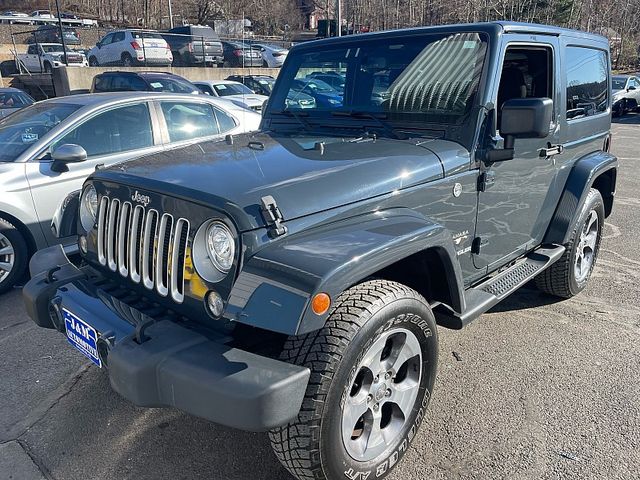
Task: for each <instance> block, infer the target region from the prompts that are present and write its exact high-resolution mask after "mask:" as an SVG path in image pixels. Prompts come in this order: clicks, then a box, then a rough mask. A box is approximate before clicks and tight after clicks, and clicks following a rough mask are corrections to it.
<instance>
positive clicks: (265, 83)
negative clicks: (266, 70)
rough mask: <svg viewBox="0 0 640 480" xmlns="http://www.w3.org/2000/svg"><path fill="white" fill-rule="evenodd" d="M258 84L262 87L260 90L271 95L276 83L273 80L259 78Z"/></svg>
mask: <svg viewBox="0 0 640 480" xmlns="http://www.w3.org/2000/svg"><path fill="white" fill-rule="evenodd" d="M258 83H259V84H260V85H262V88H264V89H265V91H266V92H267V93H269V94H271V91H272V90H273V85H274V84H275V83H276V81H275V79H273V78H259V79H258Z"/></svg>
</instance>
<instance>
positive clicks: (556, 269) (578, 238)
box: [536, 188, 604, 298]
mask: <svg viewBox="0 0 640 480" xmlns="http://www.w3.org/2000/svg"><path fill="white" fill-rule="evenodd" d="M603 226H604V202H603V201H602V195H600V192H599V191H598V190H596V189H595V188H592V189H591V190H589V194H588V195H587V199H586V201H585V203H584V206H583V207H582V210H581V212H580V215H579V216H578V219H577V221H576V223H575V225H574V226H573V230H572V233H571V238H570V239H569V243H568V244H567V245H566V247H567V250H566V251H565V252H564V254H563V255H562V257H560V260H558V261H557V262H556V263H554V264H553V265H551V266H550V267H549V268H547V269H546V270H545V271H544V272H542V273H541V274H540V275H538V276H537V277H536V285H537V287H538V288H539V289H540V290H542V291H543V292H546V293H548V294H550V295H554V296H556V297H561V298H570V297H573V296H574V295H577V294H578V293H580V292H581V291H582V290H584V288H585V287H586V286H587V282H588V281H589V278H591V273H592V272H593V268H594V267H595V265H596V260H597V258H598V251H599V249H600V240H601V237H602V227H603Z"/></svg>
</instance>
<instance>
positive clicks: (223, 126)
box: [214, 108, 236, 133]
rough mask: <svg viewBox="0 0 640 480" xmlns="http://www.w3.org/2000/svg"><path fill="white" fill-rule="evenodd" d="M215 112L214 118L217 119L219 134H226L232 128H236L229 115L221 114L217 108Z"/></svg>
mask: <svg viewBox="0 0 640 480" xmlns="http://www.w3.org/2000/svg"><path fill="white" fill-rule="evenodd" d="M214 110H215V112H216V118H217V119H218V124H219V125H220V133H227V132H229V131H231V130H233V129H234V128H236V121H235V120H234V119H233V117H232V116H231V115H229V114H228V113H226V112H223V111H222V110H220V109H219V108H214Z"/></svg>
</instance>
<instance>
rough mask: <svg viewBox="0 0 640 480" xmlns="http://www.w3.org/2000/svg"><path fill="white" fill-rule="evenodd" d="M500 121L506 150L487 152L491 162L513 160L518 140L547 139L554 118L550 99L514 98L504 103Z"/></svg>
mask: <svg viewBox="0 0 640 480" xmlns="http://www.w3.org/2000/svg"><path fill="white" fill-rule="evenodd" d="M501 115H502V118H501V120H500V135H502V137H503V138H504V149H502V150H490V151H489V152H487V160H488V161H489V162H501V161H504V160H511V159H512V158H513V156H514V150H513V148H514V144H515V139H516V138H545V137H547V136H548V135H549V128H550V126H551V119H552V117H553V100H551V99H550V98H513V99H511V100H507V101H506V102H504V105H503V106H502V112H501Z"/></svg>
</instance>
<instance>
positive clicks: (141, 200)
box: [131, 190, 151, 207]
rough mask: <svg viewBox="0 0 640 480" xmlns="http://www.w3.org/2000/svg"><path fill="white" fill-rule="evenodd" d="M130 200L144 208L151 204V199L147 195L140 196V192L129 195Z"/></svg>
mask: <svg viewBox="0 0 640 480" xmlns="http://www.w3.org/2000/svg"><path fill="white" fill-rule="evenodd" d="M131 200H132V201H133V202H137V203H141V204H142V205H144V206H145V207H146V206H147V205H149V204H150V203H151V199H150V198H149V196H148V195H142V194H141V193H140V192H138V191H137V190H136V193H134V194H133V195H131Z"/></svg>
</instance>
